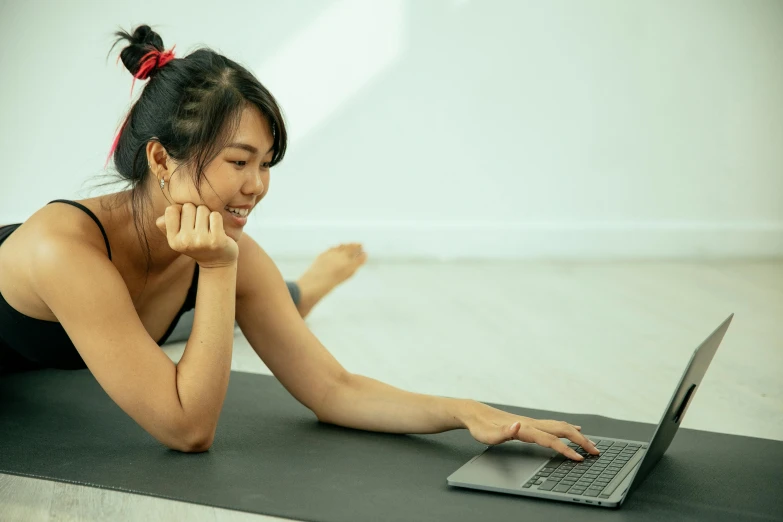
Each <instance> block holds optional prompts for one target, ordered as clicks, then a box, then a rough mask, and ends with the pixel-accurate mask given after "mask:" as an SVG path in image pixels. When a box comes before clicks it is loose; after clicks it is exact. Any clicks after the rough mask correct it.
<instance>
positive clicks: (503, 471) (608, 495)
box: [448, 314, 734, 507]
mask: <svg viewBox="0 0 783 522" xmlns="http://www.w3.org/2000/svg"><path fill="white" fill-rule="evenodd" d="M733 317H734V314H731V315H730V316H729V317H728V318H727V319H726V320H725V321H723V323H722V324H721V325H720V326H719V327H718V328H717V329H716V330H715V331H714V332H712V334H710V336H709V337H707V339H706V340H705V341H704V342H703V343H701V345H700V346H699V347H698V348H697V349H696V350H695V351H694V352H693V355H692V356H691V360H690V362H689V363H688V366H687V368H686V369H685V373H684V374H683V375H682V379H680V384H679V385H678V386H677V388H676V389H675V391H674V395H673V396H672V399H671V401H669V406H668V407H667V408H666V411H665V412H664V414H663V417H662V418H661V421H660V422H659V423H658V428H657V429H656V430H655V434H653V437H652V440H650V441H649V443H648V442H644V441H638V440H626V439H618V438H614V437H611V436H606V437H604V436H601V435H588V436H587V437H588V438H589V439H590V440H592V441H593V442H595V443H596V446H597V447H598V449H599V451H600V452H601V454H600V455H597V456H596V455H590V454H589V453H587V452H586V451H585V450H584V449H582V448H581V447H579V446H578V445H577V444H575V443H573V442H571V441H566V442H568V445H569V446H570V447H571V448H573V449H574V450H575V451H577V453H579V454H580V455H582V456H583V457H584V458H585V459H584V460H583V461H580V462H577V461H573V460H571V459H568V458H566V457H565V456H563V455H561V454H560V453H557V452H556V451H554V450H552V449H550V448H544V447H542V446H538V445H535V444H532V443H524V442H521V441H518V440H515V441H509V442H504V443H503V444H499V445H497V446H490V447H488V448H487V449H486V450H485V451H484V452H483V453H481V454H480V455H477V456H476V457H474V458H473V459H471V460H470V461H469V462H468V463H467V464H465V465H464V466H462V467H461V468H459V469H458V470H457V471H455V472H454V473H452V474H451V476H449V478H448V483H449V485H451V486H459V487H463V488H472V489H482V490H486V491H495V492H498V493H510V494H512V495H522V496H526V497H538V498H546V499H550V500H560V501H563V502H580V503H584V504H592V505H596V506H602V507H620V506H621V505H622V503H623V502H624V501H625V499H626V498H627V497H628V495H630V494H631V492H633V491H634V490H635V489H636V488H637V487H639V484H641V483H642V482H643V481H644V479H645V478H646V477H647V475H648V474H649V473H650V470H652V468H653V467H655V465H656V464H657V463H658V460H660V458H661V456H662V455H663V454H664V452H665V451H666V449H667V448H668V447H669V444H670V443H671V441H672V439H673V438H674V435H675V434H676V433H677V428H678V427H679V425H680V422H681V421H682V419H683V417H684V416H685V412H686V411H687V409H688V405H689V404H690V402H691V400H692V399H693V396H694V395H695V394H696V389H697V388H698V386H699V384H701V380H702V378H703V377H704V373H705V372H706V371H707V367H708V366H709V365H710V362H711V361H712V358H713V356H714V355H715V352H716V351H717V349H718V345H720V342H721V341H722V340H723V336H724V334H725V333H726V330H727V329H728V327H729V323H731V319H732V318H733ZM607 435H608V434H607Z"/></svg>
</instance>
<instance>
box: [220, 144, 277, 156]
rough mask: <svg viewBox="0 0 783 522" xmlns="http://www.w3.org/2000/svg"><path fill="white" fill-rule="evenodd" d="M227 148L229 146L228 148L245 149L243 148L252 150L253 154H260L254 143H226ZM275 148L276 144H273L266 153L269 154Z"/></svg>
mask: <svg viewBox="0 0 783 522" xmlns="http://www.w3.org/2000/svg"><path fill="white" fill-rule="evenodd" d="M226 148H227V149H228V148H233V149H243V150H246V151H248V152H250V153H251V154H258V149H257V148H255V147H254V146H252V145H248V144H247V143H229V144H228V145H226ZM274 148H275V146H274V145H272V146H271V147H270V148H269V150H268V151H266V153H267V154H269V153H270V152H272V150H273V149H274Z"/></svg>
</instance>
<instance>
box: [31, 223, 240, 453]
mask: <svg viewBox="0 0 783 522" xmlns="http://www.w3.org/2000/svg"><path fill="white" fill-rule="evenodd" d="M30 270H31V274H32V277H31V280H32V281H33V284H34V286H35V288H36V291H37V293H38V295H39V296H40V297H41V299H43V301H44V302H45V303H46V304H47V306H49V308H50V309H51V310H52V312H53V313H54V315H55V316H56V317H57V319H58V321H59V322H60V324H61V325H62V326H63V328H64V329H65V331H66V333H67V334H68V336H69V338H70V339H71V341H72V342H73V344H74V346H75V347H76V349H77V351H78V352H79V354H80V355H81V357H82V359H84V362H85V363H86V364H87V367H88V368H89V369H90V371H91V372H92V374H93V376H94V377H95V379H96V380H97V381H98V383H99V384H100V385H101V387H102V388H103V389H104V390H105V391H106V393H107V394H108V395H109V396H110V397H111V398H112V400H113V401H114V402H116V403H117V405H118V406H120V408H122V410H123V411H125V412H126V413H127V414H128V415H129V416H130V417H131V418H132V419H133V420H134V421H136V422H137V423H138V424H139V425H140V426H141V427H142V428H144V429H145V430H146V431H147V432H148V433H150V434H151V435H152V436H153V437H155V439H157V440H158V441H160V442H161V443H162V444H164V445H166V446H168V447H170V448H172V449H177V450H180V451H203V450H204V449H206V448H207V447H208V446H209V443H210V442H211V440H212V436H213V434H214V422H212V421H209V419H212V418H216V416H217V414H218V413H219V410H220V404H222V401H223V398H224V396H225V384H224V383H223V381H222V380H221V379H222V378H223V377H222V376H223V375H224V374H225V373H227V371H228V370H227V368H228V367H229V365H230V356H231V354H230V352H231V342H232V341H231V340H232V339H233V332H231V331H229V333H228V334H225V331H226V330H230V329H231V325H233V299H234V296H233V292H234V287H233V281H234V277H235V276H234V275H232V274H231V271H230V270H225V271H223V272H217V273H212V272H208V273H206V274H204V275H199V283H200V285H199V295H198V297H197V306H198V307H199V308H200V309H199V311H198V312H197V316H196V319H195V321H196V322H197V325H198V326H194V329H195V330H196V331H195V332H194V334H195V335H194V336H192V337H191V340H190V341H189V342H188V348H187V351H188V353H187V354H186V355H185V356H183V359H185V357H187V359H186V360H185V361H184V365H183V363H182V362H181V363H180V365H181V366H182V368H180V369H178V368H177V366H176V365H175V364H174V363H173V362H172V361H171V359H169V358H168V356H167V355H166V354H165V353H164V352H163V351H162V350H161V349H160V347H159V346H158V345H157V343H156V342H155V341H154V340H153V339H152V338H151V337H150V335H149V334H148V333H147V331H146V329H145V328H144V325H143V324H142V323H141V320H140V319H139V316H138V313H137V312H136V310H135V308H134V305H133V302H132V300H131V298H130V295H129V294H128V289H127V287H126V286H125V282H124V281H123V279H122V277H121V276H120V274H119V272H117V269H116V268H115V267H114V265H113V264H112V263H111V261H109V260H108V258H107V257H106V253H105V252H103V251H100V250H98V249H96V248H94V247H91V246H88V245H84V244H74V241H73V239H72V238H67V237H58V238H53V239H51V238H45V237H42V238H40V239H39V242H38V247H37V251H36V252H34V253H33V254H32V255H31V259H30ZM229 289H230V290H229ZM229 294H231V297H230V298H228V297H226V296H228V295H229ZM210 299H216V300H218V301H220V300H221V299H222V300H223V302H222V303H219V304H218V305H215V303H212V306H209V305H207V306H204V305H203V303H205V302H209V300H210ZM223 308H230V311H226V310H222V309H223ZM229 316H231V317H229ZM223 323H225V324H223ZM221 332H222V334H223V335H222V337H221ZM216 338H222V343H223V344H220V342H214V341H215V339H216ZM226 344H228V346H227V347H226ZM209 348H212V350H213V351H212V352H210V350H209ZM224 359H227V361H226V360H224ZM216 361H220V362H216ZM180 370H181V371H182V377H180ZM225 379H226V380H227V377H226V378H225ZM220 389H223V390H224V391H223V394H219V393H216V392H215V390H218V391H219V390H220ZM202 390H205V391H206V393H205V392H204V391H202ZM216 395H217V397H216ZM210 416H212V417H210Z"/></svg>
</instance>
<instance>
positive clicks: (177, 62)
mask: <svg viewBox="0 0 783 522" xmlns="http://www.w3.org/2000/svg"><path fill="white" fill-rule="evenodd" d="M114 36H117V37H118V38H117V40H115V42H114V45H112V48H111V49H110V50H109V54H111V51H112V50H113V49H114V47H115V46H116V45H117V43H119V42H121V41H123V40H126V41H127V42H128V43H129V45H128V46H127V47H125V48H124V49H122V51H121V52H120V58H121V59H122V63H123V64H125V67H126V68H127V69H128V71H130V72H131V74H133V75H134V77H139V78H145V77H147V76H148V77H149V82H148V83H147V85H145V86H144V90H143V91H142V93H141V95H140V96H139V98H138V100H137V101H136V102H135V103H134V104H133V106H132V107H131V109H130V111H129V113H128V116H127V118H126V119H125V122H124V123H123V125H122V128H121V130H120V132H119V135H118V137H117V141H116V142H115V143H116V148H115V150H114V152H113V158H114V165H115V167H116V169H117V172H118V173H119V176H120V177H121V178H122V180H125V181H127V182H129V184H130V187H131V200H132V210H133V219H134V224H135V226H136V231H137V232H138V234H139V241H140V242H143V243H144V244H145V245H146V253H147V272H149V267H150V263H151V254H150V249H149V241H148V240H147V237H146V234H145V233H144V230H145V228H144V226H143V225H144V221H145V220H146V219H147V216H146V215H145V212H144V208H145V205H146V204H148V203H149V202H150V198H149V195H148V194H147V193H146V192H145V190H144V186H145V182H146V180H147V177H148V176H150V175H151V173H150V171H149V168H148V165H147V159H146V146H147V143H148V142H150V141H153V140H154V141H158V142H159V143H160V144H161V145H162V146H163V147H164V148H165V149H166V151H167V153H168V155H169V156H170V157H171V158H173V159H174V160H176V161H177V162H178V163H179V164H180V166H183V167H187V168H189V169H192V172H193V176H194V182H195V184H196V187H197V190H198V193H199V195H201V182H202V181H203V180H204V177H203V173H204V169H205V167H206V166H207V165H208V164H209V163H210V162H211V161H212V160H214V159H215V157H216V156H217V155H218V154H219V153H220V151H221V150H222V149H223V148H224V147H225V146H226V145H227V144H228V143H229V141H230V140H231V138H232V137H233V135H234V133H235V132H236V129H237V128H238V126H239V122H240V120H241V116H242V112H243V110H244V109H245V108H246V107H256V108H257V109H258V110H259V111H261V114H262V115H264V116H265V117H266V119H267V121H268V122H269V126H270V128H271V131H272V135H273V137H274V143H273V145H272V148H273V156H272V161H271V165H276V164H278V163H280V161H282V159H283V157H284V156H285V151H286V141H287V135H286V129H285V124H284V122H283V116H282V113H281V111H280V108H279V107H278V105H277V102H276V101H275V99H274V97H273V96H272V95H271V94H270V93H269V91H268V90H267V89H266V88H265V87H264V86H263V85H261V82H259V81H258V80H257V79H256V78H255V77H254V76H253V74H252V73H250V72H249V71H248V70H247V69H245V68H244V67H242V66H241V65H239V64H238V63H236V62H234V61H232V60H229V59H228V58H226V57H225V56H223V55H221V54H218V53H216V52H214V51H213V50H211V49H209V48H205V47H202V48H199V49H197V50H196V51H194V52H192V53H191V54H189V55H187V56H186V57H184V58H175V59H173V60H171V61H168V62H167V63H165V65H163V66H162V67H159V68H157V67H156V68H153V69H152V70H151V71H149V73H148V75H146V74H143V73H144V71H142V74H141V75H140V74H139V69H140V68H141V67H142V65H143V62H145V60H142V58H143V57H145V55H147V54H148V53H149V52H150V51H156V54H157V52H163V51H164V47H163V40H162V39H161V37H160V35H158V34H157V33H156V32H154V31H153V30H152V29H151V28H150V26H148V25H140V26H138V27H136V29H134V31H133V33H132V34H129V33H127V32H125V31H123V30H119V31H117V32H115V33H114ZM159 56H160V55H158V59H159ZM147 58H148V59H149V57H147ZM159 63H160V61H159V62H158V64H159Z"/></svg>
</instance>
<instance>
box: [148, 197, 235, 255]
mask: <svg viewBox="0 0 783 522" xmlns="http://www.w3.org/2000/svg"><path fill="white" fill-rule="evenodd" d="M155 225H157V227H158V228H159V229H160V231H161V232H163V233H164V234H166V238H167V239H168V242H169V246H170V247H171V249H172V250H174V251H176V252H179V253H180V254H185V255H186V256H188V257H192V258H193V259H195V260H196V262H197V263H198V264H199V267H201V268H218V267H222V266H228V265H231V264H234V263H236V261H237V258H238V257H239V245H237V242H236V241H234V240H233V239H232V238H230V237H228V236H227V235H226V233H225V231H224V230H223V216H222V215H220V212H211V211H210V210H209V207H207V206H206V205H199V206H198V208H197V207H196V205H194V204H193V203H185V204H184V205H180V204H174V205H170V206H168V207H166V212H165V214H164V215H162V216H160V217H159V218H158V219H157V220H155Z"/></svg>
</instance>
